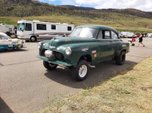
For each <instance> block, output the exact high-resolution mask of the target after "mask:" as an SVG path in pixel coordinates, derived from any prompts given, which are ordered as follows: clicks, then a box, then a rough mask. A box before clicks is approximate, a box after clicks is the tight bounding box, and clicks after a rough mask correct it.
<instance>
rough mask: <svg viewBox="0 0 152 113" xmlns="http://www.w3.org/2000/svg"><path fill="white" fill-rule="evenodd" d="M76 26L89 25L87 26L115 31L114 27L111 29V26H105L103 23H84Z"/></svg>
mask: <svg viewBox="0 0 152 113" xmlns="http://www.w3.org/2000/svg"><path fill="white" fill-rule="evenodd" d="M78 27H89V28H95V29H105V30H112V31H115V32H117V31H116V30H115V29H113V28H112V27H109V26H105V25H94V24H93V25H92V24H86V25H80V26H78Z"/></svg>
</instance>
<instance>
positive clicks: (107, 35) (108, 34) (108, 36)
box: [104, 31, 111, 39]
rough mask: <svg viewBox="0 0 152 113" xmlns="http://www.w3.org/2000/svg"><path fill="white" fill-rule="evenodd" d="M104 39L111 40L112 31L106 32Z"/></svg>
mask: <svg viewBox="0 0 152 113" xmlns="http://www.w3.org/2000/svg"><path fill="white" fill-rule="evenodd" d="M104 39H111V34H110V31H104Z"/></svg>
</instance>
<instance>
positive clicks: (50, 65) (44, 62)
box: [43, 61, 57, 70]
mask: <svg viewBox="0 0 152 113" xmlns="http://www.w3.org/2000/svg"><path fill="white" fill-rule="evenodd" d="M43 66H44V67H45V68H46V69H47V70H54V69H56V67H57V65H56V64H52V63H48V62H46V61H43Z"/></svg>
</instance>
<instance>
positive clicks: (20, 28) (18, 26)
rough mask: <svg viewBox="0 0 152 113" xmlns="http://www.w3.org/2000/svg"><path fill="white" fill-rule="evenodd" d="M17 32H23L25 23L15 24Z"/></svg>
mask: <svg viewBox="0 0 152 113" xmlns="http://www.w3.org/2000/svg"><path fill="white" fill-rule="evenodd" d="M17 30H19V31H23V30H25V23H18V24H17Z"/></svg>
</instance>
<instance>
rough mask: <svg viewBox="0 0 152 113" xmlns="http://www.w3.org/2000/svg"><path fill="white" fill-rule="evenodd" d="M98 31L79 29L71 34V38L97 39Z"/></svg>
mask: <svg viewBox="0 0 152 113" xmlns="http://www.w3.org/2000/svg"><path fill="white" fill-rule="evenodd" d="M97 31H98V30H96V29H93V28H87V27H78V28H75V29H74V31H73V32H72V33H71V34H70V36H71V37H81V38H96V36H97Z"/></svg>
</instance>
